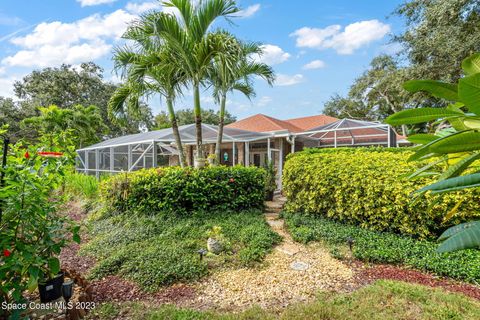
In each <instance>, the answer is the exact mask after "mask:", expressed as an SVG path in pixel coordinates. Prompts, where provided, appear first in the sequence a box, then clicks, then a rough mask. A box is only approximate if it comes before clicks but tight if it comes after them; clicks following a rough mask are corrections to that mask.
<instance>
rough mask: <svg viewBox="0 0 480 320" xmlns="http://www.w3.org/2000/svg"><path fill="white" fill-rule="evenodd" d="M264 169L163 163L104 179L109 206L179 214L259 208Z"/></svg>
mask: <svg viewBox="0 0 480 320" xmlns="http://www.w3.org/2000/svg"><path fill="white" fill-rule="evenodd" d="M264 180H265V170H264V169H261V168H255V167H247V168H246V167H241V166H237V167H210V168H205V169H202V170H197V169H194V168H179V167H166V168H155V169H148V170H140V171H136V172H133V173H128V174H127V173H125V174H118V175H116V176H113V177H111V178H109V179H106V180H105V181H103V182H102V183H101V185H100V196H101V200H102V202H103V203H104V204H105V206H106V208H108V210H110V211H111V210H113V211H116V212H117V213H119V212H123V211H127V210H131V211H134V212H141V213H147V214H152V213H158V212H176V213H180V214H182V213H183V214H185V213H191V212H193V211H201V210H211V209H212V208H214V209H225V210H228V209H231V210H243V209H249V208H261V207H262V206H263V201H264V197H265V185H264Z"/></svg>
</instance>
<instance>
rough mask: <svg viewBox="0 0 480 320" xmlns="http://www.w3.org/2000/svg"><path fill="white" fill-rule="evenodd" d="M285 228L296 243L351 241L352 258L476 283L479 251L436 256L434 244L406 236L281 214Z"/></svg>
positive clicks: (470, 250) (339, 242)
mask: <svg viewBox="0 0 480 320" xmlns="http://www.w3.org/2000/svg"><path fill="white" fill-rule="evenodd" d="M284 218H285V222H286V226H287V228H288V230H289V231H290V234H291V235H292V237H293V239H294V240H295V241H298V242H302V243H308V242H310V241H323V242H326V243H327V244H330V245H333V248H332V251H333V252H334V253H335V252H336V250H335V249H336V247H335V246H337V245H341V246H345V245H346V243H347V239H349V238H352V239H354V240H355V244H354V245H353V256H354V257H355V258H357V259H360V260H363V261H369V262H376V263H391V264H403V265H407V266H410V267H414V268H416V269H420V270H425V271H430V272H433V273H435V274H437V275H440V276H448V277H452V278H456V279H461V280H467V281H470V282H477V283H478V282H479V281H480V250H476V249H469V250H462V251H456V252H451V253H443V254H440V253H437V252H436V249H437V247H438V244H437V243H435V242H432V241H426V240H415V239H413V238H411V237H408V236H400V235H397V234H394V233H388V232H378V231H372V230H367V229H363V228H360V227H358V226H352V225H347V224H342V223H339V222H335V221H332V220H329V219H326V218H322V217H313V216H308V215H304V214H292V213H284Z"/></svg>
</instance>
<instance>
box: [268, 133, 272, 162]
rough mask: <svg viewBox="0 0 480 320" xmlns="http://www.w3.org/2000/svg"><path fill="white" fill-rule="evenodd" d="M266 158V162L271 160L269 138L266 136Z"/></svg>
mask: <svg viewBox="0 0 480 320" xmlns="http://www.w3.org/2000/svg"><path fill="white" fill-rule="evenodd" d="M267 159H268V162H269V163H270V161H272V152H271V150H270V138H267Z"/></svg>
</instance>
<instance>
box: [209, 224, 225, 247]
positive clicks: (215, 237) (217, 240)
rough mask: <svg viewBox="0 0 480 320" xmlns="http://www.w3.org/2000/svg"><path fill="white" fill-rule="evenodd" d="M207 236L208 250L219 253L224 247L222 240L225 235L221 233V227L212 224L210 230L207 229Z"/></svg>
mask: <svg viewBox="0 0 480 320" xmlns="http://www.w3.org/2000/svg"><path fill="white" fill-rule="evenodd" d="M207 236H208V240H207V249H208V251H209V252H211V253H213V254H219V253H221V252H222V251H223V249H224V246H223V242H224V241H225V237H224V236H223V233H222V228H221V227H219V226H214V227H213V228H212V229H211V230H209V231H208V233H207Z"/></svg>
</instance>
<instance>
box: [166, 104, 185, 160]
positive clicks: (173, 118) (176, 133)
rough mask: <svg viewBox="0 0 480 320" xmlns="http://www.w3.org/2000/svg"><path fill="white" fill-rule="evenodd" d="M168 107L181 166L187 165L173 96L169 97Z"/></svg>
mask: <svg viewBox="0 0 480 320" xmlns="http://www.w3.org/2000/svg"><path fill="white" fill-rule="evenodd" d="M167 109H168V115H169V117H170V124H171V125H172V130H173V136H174V138H175V144H176V145H177V150H178V158H179V160H180V166H181V167H182V168H184V167H185V153H184V152H183V145H182V138H181V137H180V132H179V131H178V124H177V117H176V116H175V110H173V101H172V99H171V98H167Z"/></svg>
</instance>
